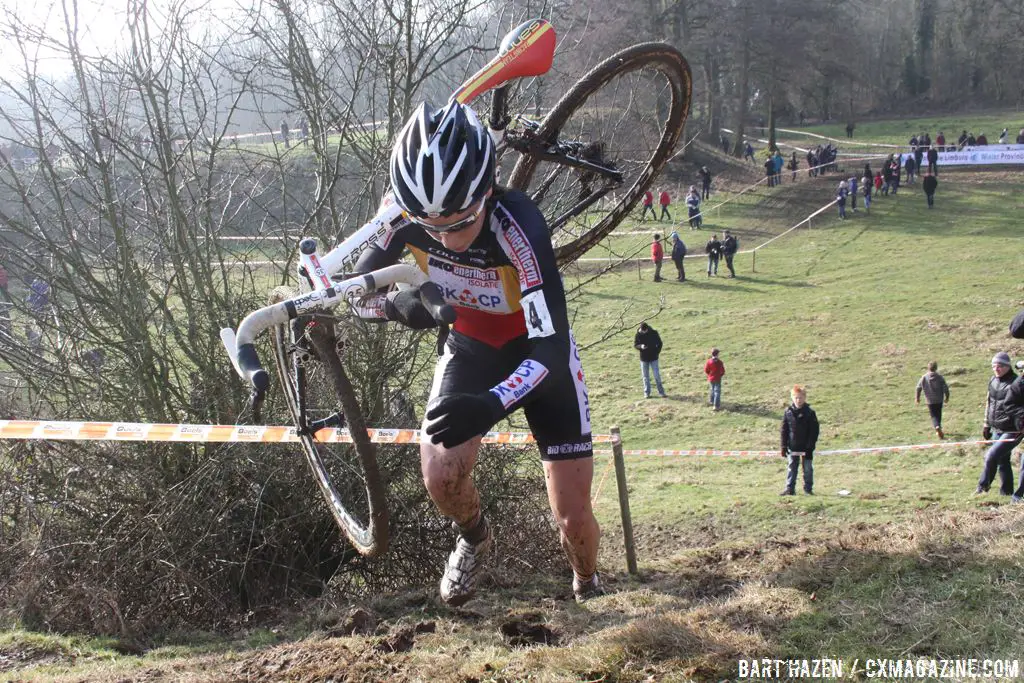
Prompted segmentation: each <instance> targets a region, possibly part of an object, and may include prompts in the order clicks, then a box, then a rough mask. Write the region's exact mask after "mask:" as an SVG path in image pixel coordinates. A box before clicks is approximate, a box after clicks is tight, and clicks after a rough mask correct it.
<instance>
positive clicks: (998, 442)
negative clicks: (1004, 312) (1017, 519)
mask: <svg viewBox="0 0 1024 683" xmlns="http://www.w3.org/2000/svg"><path fill="white" fill-rule="evenodd" d="M1016 379H1017V375H1016V374H1014V372H1013V370H1011V369H1010V355H1009V354H1008V353H1006V352H1005V351H1000V352H999V353H997V354H996V355H994V356H992V379H990V380H989V382H988V400H987V401H986V403H985V422H984V423H983V425H982V429H981V435H982V436H983V437H984V438H985V440H986V441H988V440H992V441H993V443H992V445H991V446H990V447H989V449H988V451H987V452H986V453H985V466H984V468H983V469H982V471H981V478H980V479H979V480H978V488H977V489H975V491H974V493H975V494H982V493H987V492H988V490H989V488H990V487H991V486H992V482H993V481H994V480H995V478H996V471H997V470H998V472H999V493H1001V494H1002V495H1004V496H1009V495H1011V494H1013V492H1014V490H1013V468H1012V467H1011V466H1010V453H1011V452H1013V449H1014V448H1016V446H1017V444H1018V443H1019V442H1020V432H1019V431H1018V428H1017V423H1016V420H1015V419H1014V411H1012V410H1011V409H1010V408H1009V406H1007V405H1006V404H1005V403H1004V399H1006V397H1007V396H1008V395H1009V393H1010V386H1011V385H1012V384H1013V383H1014V381H1015V380H1016Z"/></svg>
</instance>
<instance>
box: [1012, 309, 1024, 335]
mask: <svg viewBox="0 0 1024 683" xmlns="http://www.w3.org/2000/svg"><path fill="white" fill-rule="evenodd" d="M1010 336H1011V337H1013V338H1014V339H1024V310H1022V311H1020V312H1019V313H1018V314H1017V315H1016V316H1014V318H1013V320H1011V321H1010Z"/></svg>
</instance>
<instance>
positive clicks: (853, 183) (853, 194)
mask: <svg viewBox="0 0 1024 683" xmlns="http://www.w3.org/2000/svg"><path fill="white" fill-rule="evenodd" d="M847 183H848V189H847V192H848V194H849V196H850V209H852V210H853V212H854V213H857V176H853V177H851V178H850V180H848V181H847Z"/></svg>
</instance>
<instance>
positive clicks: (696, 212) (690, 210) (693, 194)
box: [686, 185, 701, 230]
mask: <svg viewBox="0 0 1024 683" xmlns="http://www.w3.org/2000/svg"><path fill="white" fill-rule="evenodd" d="M686 212H687V214H689V217H690V229H691V230H696V229H697V228H699V227H700V224H701V215H700V197H699V196H697V188H695V187H694V186H693V185H690V191H689V192H687V193H686Z"/></svg>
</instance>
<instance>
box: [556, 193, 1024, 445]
mask: <svg viewBox="0 0 1024 683" xmlns="http://www.w3.org/2000/svg"><path fill="white" fill-rule="evenodd" d="M958 177H959V176H950V178H949V179H948V180H947V179H944V181H943V182H942V184H940V188H939V193H938V194H937V200H936V202H937V206H936V208H935V209H933V210H932V211H930V212H929V211H927V210H926V209H925V206H924V200H923V196H922V195H921V193H920V192H919V190H918V189H917V188H916V187H915V188H910V191H909V192H906V193H905V194H903V193H901V194H900V195H899V196H897V197H895V198H892V197H890V198H886V197H883V198H882V199H881V200H879V201H876V203H875V205H874V206H873V207H872V213H871V215H870V216H867V215H864V213H863V211H861V212H859V213H858V214H856V215H855V216H854V217H853V218H851V219H850V220H848V221H846V222H844V223H840V222H839V221H838V220H837V219H835V218H833V217H832V216H831V215H829V216H823V217H822V218H823V220H821V221H819V222H817V223H816V224H815V228H814V229H812V230H806V229H803V228H801V229H799V230H797V231H795V232H794V233H791V234H790V235H789V236H787V237H784V238H783V239H781V240H779V241H777V242H775V243H773V244H772V245H770V246H769V247H767V248H766V249H764V250H762V251H760V252H759V253H758V256H757V272H751V264H752V257H751V255H740V256H738V257H737V259H736V266H737V272H738V275H737V277H736V279H726V278H724V277H721V275H722V274H723V273H724V272H725V269H724V267H723V268H721V269H720V271H719V275H720V276H719V277H717V278H714V277H712V278H707V277H706V275H705V274H704V272H703V266H704V261H703V259H702V258H698V259H687V262H686V267H687V273H688V276H689V280H690V281H688V282H686V283H677V282H674V281H671V280H670V281H667V282H662V283H655V282H653V281H652V280H651V272H652V271H651V270H650V268H649V267H645V268H644V269H643V271H642V273H641V277H638V274H637V271H636V270H635V269H622V270H619V271H616V272H614V273H612V274H609V275H606V276H604V277H602V278H601V279H600V280H598V281H597V282H595V283H592V284H591V285H590V286H589V287H588V288H587V291H586V294H584V295H583V296H582V297H581V298H580V300H579V301H578V302H576V307H577V309H578V310H579V311H581V312H582V313H580V314H578V315H577V316H576V318H575V326H574V331H575V333H576V337H577V339H578V341H579V342H580V344H581V345H583V346H586V345H587V344H589V343H590V342H592V341H595V340H598V339H600V337H601V336H602V335H603V334H604V333H605V332H606V331H607V330H609V328H611V327H613V326H615V325H616V322H617V321H618V319H619V316H620V314H621V313H622V311H623V310H626V309H628V314H627V316H626V320H628V321H629V325H630V329H627V330H624V331H623V333H622V334H620V335H619V336H618V337H615V338H614V339H613V340H612V341H607V342H603V343H601V344H599V345H598V346H596V347H594V348H591V349H588V350H587V351H586V352H585V353H584V355H583V362H584V368H585V369H586V372H587V378H588V383H589V385H590V389H591V403H592V406H593V411H594V413H593V415H594V423H595V425H596V430H597V431H599V432H607V431H608V429H610V427H611V426H612V425H618V426H620V427H621V428H622V432H623V438H624V439H625V442H626V444H627V447H636V448H652V447H662V448H682V447H691V446H692V447H715V448H729V449H737V448H757V449H761V448H774V447H776V446H777V441H778V436H777V433H776V432H777V428H778V421H779V419H780V418H781V414H782V410H783V408H784V407H785V405H786V404H787V402H788V389H789V387H791V386H792V385H793V384H796V383H799V384H804V385H806V386H807V387H808V390H809V401H810V403H811V405H812V406H813V407H814V408H815V410H816V411H817V412H818V415H819V418H820V420H821V422H822V438H821V442H820V447H821V448H838V447H848V446H862V445H883V444H890V443H916V442H919V441H921V440H928V439H930V438H931V436H932V434H931V428H930V425H929V422H928V416H927V411H926V409H925V407H924V406H915V405H914V403H913V397H914V387H915V385H916V383H917V380H918V378H919V377H920V375H921V374H922V373H923V372H924V368H925V365H926V363H927V362H928V361H929V360H937V361H938V362H939V365H940V372H943V373H944V374H945V376H946V378H947V381H948V382H949V384H950V389H951V394H952V398H951V403H950V405H949V406H947V408H946V418H945V420H944V422H945V426H946V428H947V432H948V433H949V435H950V437H951V438H966V437H974V436H977V434H978V432H979V430H980V423H981V418H982V410H983V406H984V391H985V384H986V382H987V379H988V376H989V373H990V370H989V360H990V358H991V356H992V354H993V353H994V352H995V351H998V350H1007V351H1009V352H1010V353H1011V355H1013V356H1015V357H1016V356H1018V355H1020V354H1021V352H1022V351H1024V344H1022V343H1021V342H1020V341H1016V340H1011V339H1009V336H1008V333H1007V325H1008V323H1009V320H1010V319H1011V318H1012V317H1013V315H1014V314H1015V313H1016V312H1017V310H1019V308H1020V307H1021V304H1022V298H1024V297H1022V294H1021V292H1022V288H1021V285H1020V279H1019V276H1018V273H1019V271H1020V269H1021V266H1022V265H1024V256H1022V255H1021V253H1020V252H1019V251H1018V250H1015V249H1013V248H1012V246H1011V245H1012V242H1011V240H1012V239H1013V238H1014V236H1015V234H1016V232H1017V230H1018V218H1017V217H1018V216H1019V212H1020V209H1021V205H1020V204H1019V199H1016V197H1017V196H1019V192H1020V191H1021V189H1024V183H1021V182H1020V181H1017V182H1015V183H1013V184H1008V182H1007V181H1005V180H994V181H992V182H991V183H985V184H983V185H980V186H971V187H970V188H968V189H969V191H963V190H964V189H965V188H958V187H957V186H958V184H959V183H960V182H962V181H958V180H957V179H956V178H958ZM823 194H825V197H824V198H823V202H822V203H824V201H827V200H828V198H829V197H828V193H827V189H825V188H823ZM804 215H806V213H805V214H804ZM728 222H729V221H728V220H724V219H723V220H722V221H719V223H718V227H721V226H723V225H727V224H728ZM793 222H795V221H793ZM742 229H743V228H742V226H741V227H739V230H740V231H741V239H742ZM708 232H709V230H705V231H703V232H701V233H700V236H699V237H696V238H692V237H691V236H694V235H696V233H692V232H688V233H684V234H683V236H684V239H687V240H688V242H689V246H690V248H691V253H692V251H694V250H697V251H700V250H702V247H703V241H704V239H705V236H706V235H707V233H708ZM620 240H621V241H622V244H621V245H618V246H617V249H618V250H620V251H624V250H625V248H624V247H625V245H626V243H627V241H628V244H636V243H637V240H638V238H637V237H632V238H620ZM639 240H640V243H641V244H642V242H643V238H642V237H641V238H639ZM754 241H755V240H753V239H746V240H744V244H743V246H744V247H749V246H751V244H752V242H754ZM723 266H724V264H723ZM666 272H674V268H673V266H672V265H671V263H667V265H666ZM662 298H663V299H664V310H663V311H661V313H660V314H658V315H657V316H656V317H654V318H653V319H652V320H651V324H652V325H653V326H654V328H655V329H657V330H658V331H659V333H660V334H661V336H662V339H663V341H664V344H665V348H664V351H663V352H662V356H661V374H662V378H663V380H664V383H665V388H666V391H667V392H668V393H669V396H670V397H669V398H668V399H665V400H654V399H652V400H648V401H645V400H644V399H643V396H642V391H641V383H640V377H639V375H640V370H639V360H638V357H637V354H636V352H635V351H634V350H633V348H632V334H633V332H634V330H635V324H636V323H637V322H639V320H641V319H643V318H644V317H645V316H646V315H649V314H650V313H652V312H653V311H655V310H656V309H657V308H658V306H659V301H660V300H661V299H662ZM712 346H716V347H718V348H720V349H721V352H722V359H723V361H724V362H725V365H726V371H727V374H726V378H725V382H724V384H723V401H724V406H723V407H724V410H723V411H722V412H721V413H718V414H712V413H710V412H709V411H708V408H707V406H706V389H707V384H706V381H705V379H704V376H703V364H704V361H705V360H706V358H707V354H708V352H709V350H710V349H711V347H712Z"/></svg>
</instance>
